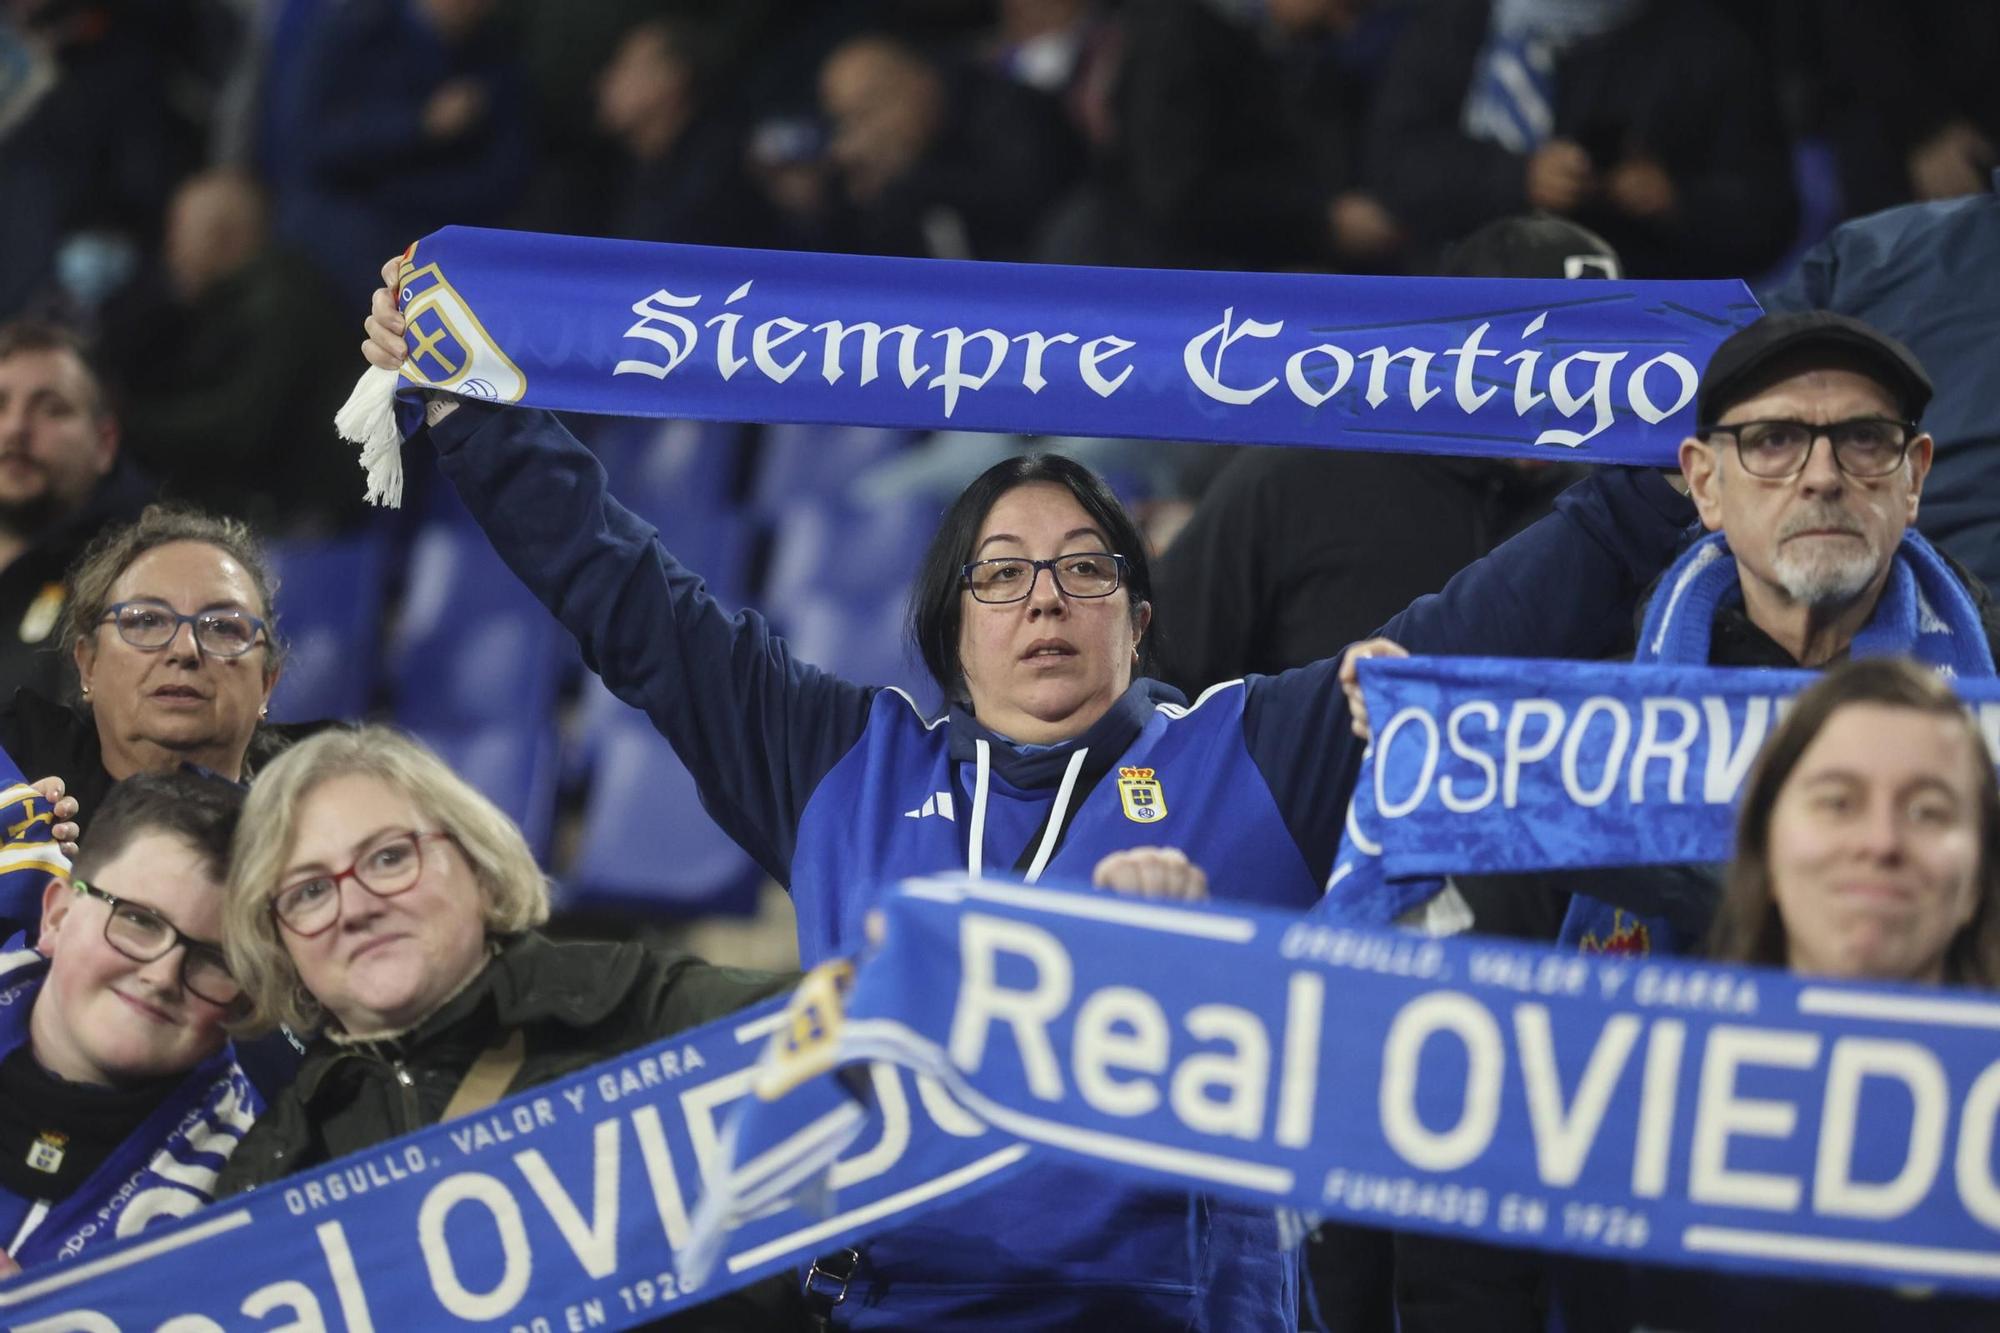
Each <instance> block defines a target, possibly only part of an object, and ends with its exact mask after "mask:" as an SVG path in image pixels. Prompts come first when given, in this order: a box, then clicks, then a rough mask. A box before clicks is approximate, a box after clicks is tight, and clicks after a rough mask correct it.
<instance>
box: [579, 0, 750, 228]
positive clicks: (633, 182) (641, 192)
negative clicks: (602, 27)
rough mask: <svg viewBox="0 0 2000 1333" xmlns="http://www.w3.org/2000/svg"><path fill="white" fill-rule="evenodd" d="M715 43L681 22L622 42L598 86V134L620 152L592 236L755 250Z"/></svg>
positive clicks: (736, 127) (659, 23) (666, 22)
mask: <svg viewBox="0 0 2000 1333" xmlns="http://www.w3.org/2000/svg"><path fill="white" fill-rule="evenodd" d="M728 69H729V63H728V57H727V52H726V49H725V48H724V46H723V45H722V41H721V38H720V35H719V34H717V33H715V32H713V31H711V30H710V29H708V28H706V27H704V26H702V25H701V24H699V23H697V22H696V21H694V20H692V19H687V18H662V19H654V20H651V21H650V22H646V23H642V24H640V25H639V26H638V27H636V28H633V29H632V30H631V31H630V32H628V33H626V34H625V37H624V39H623V40H622V41H620V42H619V43H618V50H617V52H616V54H614V55H613V56H612V58H611V63H610V64H609V65H608V66H606V68H605V70H604V73H603V75H602V76H601V77H600V78H599V80H598V84H597V125H598V128H599V129H600V130H602V131H603V132H604V133H606V134H608V135H610V136H611V137H612V138H613V139H615V140H616V141H617V142H618V144H619V146H620V147H621V148H622V149H623V150H624V158H625V164H624V166H623V179H622V180H621V181H620V182H619V183H618V185H617V186H616V188H615V191H614V194H613V198H612V200H611V203H610V205H609V209H608V213H607V215H606V216H605V217H604V219H603V222H602V225H601V228H600V229H601V230H602V232H603V234H604V235H607V236H619V237H624V238H626V239H629V240H635V241H686V242H692V243H695V244H700V245H761V244H764V243H765V239H766V238H765V237H764V236H763V235H762V234H761V220H762V217H763V210H762V209H761V208H759V207H758V204H757V200H756V192H755V190H754V188H753V187H752V186H751V184H750V182H749V180H748V179H747V177H746V176H745V174H744V165H743V154H744V134H743V128H742V126H741V124H740V123H739V122H738V121H737V120H736V118H735V117H734V116H732V115H731V114H729V111H728V110H727V108H726V106H725V105H724V100H723V98H722V97H721V95H720V94H721V92H722V88H721V86H720V85H721V82H722V80H723V78H724V76H725V75H726V74H727V72H728Z"/></svg>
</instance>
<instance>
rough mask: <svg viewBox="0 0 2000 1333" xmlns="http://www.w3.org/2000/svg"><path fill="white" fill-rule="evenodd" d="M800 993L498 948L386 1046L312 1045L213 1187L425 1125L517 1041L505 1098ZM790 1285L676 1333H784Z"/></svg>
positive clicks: (590, 947)
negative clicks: (493, 1056) (516, 1035)
mask: <svg viewBox="0 0 2000 1333" xmlns="http://www.w3.org/2000/svg"><path fill="white" fill-rule="evenodd" d="M797 981H798V976H797V974H795V973H777V972H752V971H745V970H741V969H737V968H727V967H713V966H711V965H709V964H707V963H704V962H702V961H700V960H699V959H697V958H693V957H691V956H689V955H687V954H680V953H673V952H670V951H668V950H665V949H661V948H657V947H653V946H648V945H643V944H635V943H629V942H628V943H617V944H612V943H598V942H594V941H557V940H551V939H549V938H548V937H547V936H545V935H541V934H539V933H536V932H532V931H531V932H529V933H528V934H525V935H520V936H516V937H514V938H511V939H508V940H506V941H504V942H503V944H502V947H501V949H500V951H499V953H497V954H496V955H494V958H493V961H492V962H490V963H488V964H487V965H486V970H485V971H484V972H482V973H481V974H480V975H479V977H478V978H477V979H476V980H474V981H473V983H472V985H471V986H470V987H468V988H467V989H466V990H465V991H464V992H463V993H462V994H460V995H459V996H458V997H457V998H456V999H454V1000H452V1001H451V1003H449V1004H447V1005H446V1006H445V1007H444V1008H443V1009H441V1010H439V1011H438V1012H437V1013H435V1014H433V1015H432V1016H431V1017H430V1018H428V1019H427V1020H425V1021H424V1022H423V1023H422V1024H420V1025H419V1026H418V1027H417V1028H416V1030H415V1031H413V1032H410V1033H408V1034H407V1035H405V1036H403V1037H399V1038H396V1039H394V1040H392V1041H382V1042H368V1043H362V1044H359V1045H355V1046H341V1045H336V1044H335V1043H333V1042H332V1041H329V1040H327V1038H326V1037H324V1036H321V1037H319V1038H317V1039H316V1040H315V1041H314V1042H313V1043H312V1045H311V1047H310V1048H309V1049H308V1050H307V1052H306V1057H305V1061H304V1063H302V1064H301V1065H300V1066H299V1072H298V1077H297V1078H296V1079H295V1080H294V1081H293V1082H292V1085H291V1086H290V1087H289V1088H287V1089H285V1090H284V1091H283V1092H281V1093H279V1094H278V1096H277V1098H276V1099H275V1100H274V1101H273V1102H272V1104H271V1105H270V1107H269V1108H268V1109H266V1110H265V1112H264V1114H263V1115H262V1116H260V1117H259V1118H258V1120H257V1123H256V1124H255V1125H254V1126H252V1127H251V1130H250V1133H249V1134H248V1135H247V1136H246V1137H245V1138H244V1140H243V1142H242V1144H241V1145H240V1146H239V1147H238V1148H237V1149H236V1151H235V1153H233V1154H232V1155H231V1157H230V1159H229V1164H228V1165H227V1166H226V1167H225V1168H224V1170H223V1172H222V1175H221V1177H220V1178H219V1179H218V1180H217V1181H216V1188H215V1196H216V1198H217V1199H223V1198H227V1197H229V1196H230V1195H233V1194H239V1193H242V1192H243V1191H245V1190H250V1189H255V1188H257V1187H258V1186H259V1185H267V1184H270V1183H271V1182H273V1181H276V1180H281V1179H283V1178H284V1177H286V1176H289V1175H291V1174H293V1173H294V1172H297V1171H303V1170H305V1169H307V1168H309V1167H313V1166H317V1165H319V1164H320V1163H323V1162H329V1161H332V1160H333V1159H334V1158H337V1157H341V1156H344V1155H346V1154H348V1153H352V1152H359V1151H361V1150H362V1149H364V1148H369V1147H373V1146H374V1145H376V1144H379V1143H381V1142H382V1141H384V1140H385V1139H392V1138H395V1137H397V1136H398V1135H402V1134H408V1133H410V1132H412V1131H414V1130H419V1129H423V1128H425V1127H427V1126H429V1125H434V1124H436V1123H437V1122H438V1120H439V1118H440V1117H441V1116H442V1114H443V1112H444V1108H445V1106H446V1104H447V1103H449V1102H450V1100H451V1098H452V1094H453V1093H455V1092H456V1091H457V1090H458V1086H459V1084H460V1082H462V1081H463V1079H464V1077H465V1073H466V1070H467V1069H468V1068H470V1067H471V1065H472V1062H473V1061H474V1060H475V1059H477V1058H478V1056H479V1054H480V1053H481V1052H482V1051H484V1050H486V1049H487V1048H488V1047H489V1046H493V1045H495V1044H497V1043H498V1042H499V1041H500V1040H502V1039H503V1035H504V1034H505V1033H506V1032H508V1031H509V1030H513V1029H519V1030H520V1032H521V1033H522V1035H523V1037H524V1038H525V1041H526V1058H525V1060H524V1062H523V1063H522V1065H521V1068H520V1069H519V1070H518V1071H517V1072H516V1073H515V1075H514V1077H513V1080H512V1081H511V1082H510V1083H509V1084H508V1087H507V1094H508V1095H512V1094H513V1093H516V1092H520V1091H523V1090H524V1089H527V1088H531V1087H534V1086H536V1085H537V1084H541V1083H547V1082H550V1081H551V1080H553V1079H557V1078H560V1077H562V1076H563V1075H565V1074H569V1073H573V1072H574V1071H576V1070H579V1069H583V1068H585V1067H587V1066H589V1065H593V1064H597V1063H599V1062H601V1061H604V1060H608V1059H610V1058H611V1057H612V1056H614V1055H617V1054H619V1053H621V1052H623V1051H629V1050H634V1049H636V1048H638V1047H641V1046H645V1045H648V1044H650V1043H652V1042H654V1041H657V1040H659V1039H660V1038H661V1037H666V1036H671V1035H672V1034H674V1033H676V1032H680V1031H683V1030H685V1029H687V1028H692V1027H696V1026H699V1025H700V1024H702V1023H706V1022H709V1021H710V1020H712V1019H716V1018H720V1017H722V1016H723V1015H725V1014H729V1013H733V1012H735V1011H736V1010H738V1009H741V1008H743V1007H744V1006H746V1005H749V1004H752V1003H754V1002H756V1001H758V1000H761V999H763V998H765V997H766V996H770V995H776V994H779V993H781V992H783V991H785V990H787V989H789V988H790V987H791V986H792V985H793V984H795V983H796V982H797ZM796 1286H797V1284H796V1282H793V1281H791V1280H789V1279H770V1280H769V1284H768V1286H766V1285H764V1284H760V1285H758V1286H752V1287H750V1288H747V1289H745V1290H744V1291H742V1292H739V1293H737V1294H736V1295H735V1296H734V1297H725V1298H724V1299H722V1300H721V1301H717V1302H714V1303H712V1304H709V1305H703V1306H697V1307H695V1308H694V1309H691V1310H690V1311H688V1313H687V1314H686V1315H684V1316H681V1317H680V1318H677V1319H675V1320H672V1321H663V1323H662V1324H661V1326H662V1327H672V1328H677V1329H691V1328H714V1329H733V1328H744V1329H765V1328H773V1329H777V1328H784V1327H787V1326H793V1325H792V1315H791V1312H790V1302H791V1301H792V1300H793V1299H794V1297H793V1294H792V1291H793V1289H794V1288H796Z"/></svg>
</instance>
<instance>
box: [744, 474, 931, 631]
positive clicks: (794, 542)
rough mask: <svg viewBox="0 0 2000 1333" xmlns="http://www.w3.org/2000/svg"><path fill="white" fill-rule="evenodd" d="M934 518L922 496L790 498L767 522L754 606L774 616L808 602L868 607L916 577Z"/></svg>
mask: <svg viewBox="0 0 2000 1333" xmlns="http://www.w3.org/2000/svg"><path fill="white" fill-rule="evenodd" d="M937 520H938V507H937V505H936V503H935V502H934V501H932V500H929V499H927V498H924V497H922V496H913V497H911V498H910V499H907V500H901V501H896V502H894V503H889V504H881V505H866V506H864V505H856V504H851V503H848V502H846V501H841V500H834V501H828V500H825V499H806V500H799V501H795V502H793V503H792V504H789V505H787V506H785V507H784V508H783V509H782V510H780V511H779V513H778V514H777V515H776V516H775V518H774V519H773V521H772V527H771V551H770V559H769V561H768V562H767V564H766V567H765V571H764V587H763V592H762V594H761V596H760V597H759V598H758V605H760V606H762V607H765V608H767V609H769V610H770V611H771V612H772V614H773V615H779V616H782V615H783V614H785V613H786V612H788V611H789V610H790V609H791V608H793V607H794V606H799V605H803V604H804V603H806V602H810V601H815V600H823V599H827V598H837V599H839V600H842V601H862V602H868V603H871V604H872V603H874V602H878V601H880V600H881V599H882V598H883V597H884V596H888V595H892V594H898V593H899V591H900V590H901V589H903V588H907V587H908V586H909V584H910V582H911V580H913V579H914V578H915V577H916V573H917V565H918V564H919V563H920V562H921V561H922V559H923V554H924V550H925V548H926V547H928V546H929V545H930V540H931V533H932V529H933V528H935V527H936V526H937Z"/></svg>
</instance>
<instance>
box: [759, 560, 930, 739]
mask: <svg viewBox="0 0 2000 1333" xmlns="http://www.w3.org/2000/svg"><path fill="white" fill-rule="evenodd" d="M904 617H905V607H904V598H903V597H902V595H901V589H899V588H898V589H890V590H887V592H886V595H884V596H881V597H877V598H874V599H870V600H857V599H843V598H833V597H829V598H820V599H816V600H811V601H806V602H802V603H799V604H797V605H795V606H793V607H792V608H790V610H789V611H787V613H786V615H785V618H784V620H783V621H782V622H781V624H780V628H781V629H782V630H783V632H784V636H785V642H786V643H787V644H788V645H789V646H790V647H791V650H792V652H793V653H795V654H796V655H797V656H798V657H799V658H801V659H802V660H804V661H807V662H811V663H812V664H813V665H814V666H816V667H819V668H821V669H822V670H825V671H830V672H832V673H833V674H834V675H836V676H839V677H841V678H843V679H845V680H851V681H853V682H855V683H856V684H858V685H892V686H895V687H896V688H898V689H901V690H903V691H904V692H905V693H907V694H908V695H909V696H910V697H911V698H912V699H913V700H915V701H916V704H917V706H918V708H919V709H921V710H922V711H923V713H924V715H925V716H926V717H928V716H931V715H933V714H935V713H936V712H937V711H938V709H939V706H940V697H939V694H938V690H937V687H936V686H935V685H934V684H932V683H931V679H930V677H929V676H928V675H927V674H926V673H925V671H924V667H923V662H922V660H921V659H920V658H918V657H917V655H916V649H915V648H914V647H912V646H911V645H910V642H909V639H908V637H907V635H905V633H904Z"/></svg>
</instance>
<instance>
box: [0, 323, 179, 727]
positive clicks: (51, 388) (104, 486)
mask: <svg viewBox="0 0 2000 1333" xmlns="http://www.w3.org/2000/svg"><path fill="white" fill-rule="evenodd" d="M146 500H147V495H146V487H145V485H144V484H143V483H142V482H141V481H140V479H139V477H138V474H137V473H136V472H135V471H134V470H133V468H132V466H131V465H130V464H129V463H128V462H126V461H125V460H124V459H123V458H122V457H121V456H120V454H119V450H118V421H117V418H116V417H115V416H113V414H112V411H111V405H110V404H109V403H108V402H106V401H105V397H104V390H103V387H102V386H101V385H100V384H99V383H98V380H97V376H96V374H95V372H93V370H92V369H91V367H90V364H89V362H88V361H86V360H85V358H84V355H83V349H82V346H81V344H79V343H78V342H77V340H76V338H75V337H74V336H73V335H71V334H70V333H68V332H67V331H65V330H63V329H60V328H58V327H56V326H55V325H52V324H42V323H38V322H30V321H18V322H16V323H13V324H5V325H0V700H4V699H11V698H13V697H14V691H16V690H18V689H20V688H21V687H23V686H28V687H30V688H32V689H35V690H37V691H39V692H41V693H42V694H44V695H46V696H48V697H50V698H54V697H56V696H57V695H58V694H59V693H61V687H62V680H63V663H62V658H61V655H60V654H58V653H57V652H56V651H55V642H54V638H53V635H54V633H55V629H56V626H57V625H58V624H59V623H60V622H61V620H62V611H63V605H64V596H63V571H64V570H66V569H68V568H69V565H70V562H71V561H72V560H74V559H75V558H76V556H77V555H78V554H79V553H80V552H81V551H82V550H83V548H84V547H86V546H88V545H89V544H90V541H91V539H92V538H93V537H95V536H96V535H97V534H98V532H99V531H100V530H101V529H104V528H107V527H112V526H115V525H117V524H120V523H124V522H127V521H129V520H130V519H132V518H133V517H135V516H136V515H137V514H138V512H139V510H140V509H142V508H144V507H145V503H146Z"/></svg>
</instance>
